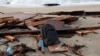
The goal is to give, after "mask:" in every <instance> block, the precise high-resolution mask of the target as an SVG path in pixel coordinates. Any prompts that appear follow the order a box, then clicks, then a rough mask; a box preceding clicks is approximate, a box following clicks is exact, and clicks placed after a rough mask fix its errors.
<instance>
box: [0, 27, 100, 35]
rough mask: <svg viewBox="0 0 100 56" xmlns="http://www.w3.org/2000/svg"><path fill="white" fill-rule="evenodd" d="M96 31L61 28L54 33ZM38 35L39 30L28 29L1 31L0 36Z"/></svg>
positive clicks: (91, 28) (84, 28) (92, 28)
mask: <svg viewBox="0 0 100 56" xmlns="http://www.w3.org/2000/svg"><path fill="white" fill-rule="evenodd" d="M96 29H100V26H95V27H82V28H62V29H57V30H56V31H57V32H58V33H62V34H65V33H76V31H79V30H96ZM39 33H40V29H39V30H28V29H22V30H19V31H18V30H17V31H1V32H0V35H8V34H10V35H12V34H14V35H15V34H39Z"/></svg>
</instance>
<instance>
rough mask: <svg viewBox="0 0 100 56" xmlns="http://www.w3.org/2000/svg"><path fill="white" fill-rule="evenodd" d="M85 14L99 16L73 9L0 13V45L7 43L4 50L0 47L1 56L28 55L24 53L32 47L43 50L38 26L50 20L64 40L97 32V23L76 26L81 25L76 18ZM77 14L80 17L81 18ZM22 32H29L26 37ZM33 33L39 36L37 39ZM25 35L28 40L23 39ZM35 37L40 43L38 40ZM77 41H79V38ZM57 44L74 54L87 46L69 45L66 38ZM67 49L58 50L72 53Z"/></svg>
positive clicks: (49, 22) (28, 51) (54, 46)
mask: <svg viewBox="0 0 100 56" xmlns="http://www.w3.org/2000/svg"><path fill="white" fill-rule="evenodd" d="M93 13H94V14H93ZM88 16H89V17H92V16H96V17H99V16H100V13H99V12H98V13H97V12H85V11H73V12H51V13H37V14H32V13H23V12H14V13H3V14H0V29H1V30H0V37H1V38H0V46H4V45H5V46H7V48H6V50H0V56H5V55H6V56H31V55H27V53H30V52H32V53H33V52H35V51H36V52H40V53H41V51H39V50H43V52H42V53H43V54H44V55H45V53H46V51H45V50H44V49H43V48H44V46H43V45H42V44H44V43H42V40H41V37H42V36H39V35H42V34H43V33H41V27H42V26H43V25H45V24H50V25H52V26H54V28H55V30H56V32H57V34H58V37H62V38H66V40H67V39H71V37H73V36H74V35H75V34H77V35H79V36H82V37H84V35H88V33H95V34H97V33H98V32H96V31H95V30H97V29H100V26H89V27H88V26H87V27H80V26H82V25H79V24H78V23H79V22H78V21H80V20H87V19H88ZM81 17H82V18H83V19H81ZM94 20H95V19H94ZM75 22H76V23H77V22H78V23H77V24H78V25H79V26H78V27H73V26H72V25H74V23H75ZM90 22H91V21H90ZM84 23H88V22H84ZM84 23H83V24H84ZM99 23H100V22H98V23H97V24H99ZM24 34H25V35H24ZM98 34H99V33H98ZM27 35H28V36H27ZM20 36H22V37H20ZM25 36H26V37H30V36H31V37H30V38H26V37H25ZM24 37H25V38H24ZM37 37H38V38H39V39H37ZM20 38H22V39H20ZM35 38H36V39H35ZM24 39H25V40H24ZM28 39H30V40H29V41H26V40H28ZM33 39H35V40H33ZM80 39H81V38H80ZM31 40H32V41H33V42H32V43H31ZM39 41H40V42H41V43H38V42H39ZM83 41H84V40H83ZM24 42H25V43H24ZM61 42H63V41H61ZM69 42H71V41H69ZM77 42H79V40H78V41H77ZM12 43H13V44H14V43H15V44H14V45H13V44H12ZM16 43H17V44H16ZM29 43H31V45H32V46H28V44H29ZM33 43H35V44H33ZM71 43H72V42H71ZM10 44H11V45H10ZM34 45H35V46H34ZM52 46H53V48H56V45H52ZM61 46H64V47H66V48H67V52H71V53H72V54H75V55H77V56H85V55H84V54H83V53H82V51H81V48H83V47H84V48H85V47H87V46H86V45H80V44H79V45H74V46H71V44H68V43H66V42H64V43H63V44H62V45H61ZM33 47H36V48H35V49H34V48H33ZM40 47H41V48H40ZM1 48H2V47H0V49H1ZM51 49H52V48H51ZM51 49H49V50H51ZM58 49H59V48H58ZM58 49H57V50H58ZM12 50H13V51H12ZM67 52H64V53H63V52H60V53H61V54H64V55H65V56H71V55H72V54H70V55H69V54H67ZM33 54H34V53H33Z"/></svg>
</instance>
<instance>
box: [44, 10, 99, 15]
mask: <svg viewBox="0 0 100 56" xmlns="http://www.w3.org/2000/svg"><path fill="white" fill-rule="evenodd" d="M73 12H75V11H72V12H67V11H58V12H50V13H46V14H48V15H71V14H73ZM76 12H77V13H75V14H74V15H82V11H81V14H80V13H79V11H76ZM83 12H84V13H85V14H86V15H100V11H90V12H88V11H87V12H85V11H83Z"/></svg>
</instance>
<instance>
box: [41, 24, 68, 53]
mask: <svg viewBox="0 0 100 56" xmlns="http://www.w3.org/2000/svg"><path fill="white" fill-rule="evenodd" d="M41 34H42V38H43V41H44V44H45V46H47V47H48V50H49V51H50V52H62V51H67V47H64V46H63V47H60V44H61V41H60V40H59V38H58V35H57V32H56V30H55V28H54V26H52V25H50V24H46V25H44V26H42V28H41Z"/></svg>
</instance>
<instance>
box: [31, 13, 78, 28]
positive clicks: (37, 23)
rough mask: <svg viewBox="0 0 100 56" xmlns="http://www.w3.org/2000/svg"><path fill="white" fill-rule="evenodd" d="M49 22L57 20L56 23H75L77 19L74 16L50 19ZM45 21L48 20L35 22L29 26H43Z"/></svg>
mask: <svg viewBox="0 0 100 56" xmlns="http://www.w3.org/2000/svg"><path fill="white" fill-rule="evenodd" d="M49 20H57V21H65V22H71V21H76V20H78V17H75V16H70V15H69V16H61V17H56V18H51V19H49ZM46 21H48V20H41V21H37V22H32V23H31V24H32V25H33V26H38V25H43V24H45V23H46Z"/></svg>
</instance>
